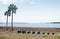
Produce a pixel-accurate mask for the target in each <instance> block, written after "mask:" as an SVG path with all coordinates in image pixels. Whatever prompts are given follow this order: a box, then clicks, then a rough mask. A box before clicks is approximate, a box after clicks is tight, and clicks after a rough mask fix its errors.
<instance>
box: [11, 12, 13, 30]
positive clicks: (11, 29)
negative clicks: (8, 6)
mask: <svg viewBox="0 0 60 39" xmlns="http://www.w3.org/2000/svg"><path fill="white" fill-rule="evenodd" d="M11 31H13V11H12V16H11Z"/></svg>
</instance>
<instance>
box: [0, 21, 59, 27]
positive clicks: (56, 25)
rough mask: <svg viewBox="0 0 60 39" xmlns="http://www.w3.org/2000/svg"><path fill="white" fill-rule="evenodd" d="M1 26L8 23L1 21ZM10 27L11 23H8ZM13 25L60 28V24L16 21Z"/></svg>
mask: <svg viewBox="0 0 60 39" xmlns="http://www.w3.org/2000/svg"><path fill="white" fill-rule="evenodd" d="M0 27H6V23H5V22H0ZM8 27H11V23H8ZM13 27H33V28H60V24H49V23H19V22H14V23H13Z"/></svg>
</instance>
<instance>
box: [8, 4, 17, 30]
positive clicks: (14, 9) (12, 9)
mask: <svg viewBox="0 0 60 39" xmlns="http://www.w3.org/2000/svg"><path fill="white" fill-rule="evenodd" d="M8 8H9V9H10V10H11V31H13V13H16V10H17V7H16V5H14V4H10V6H9V7H8Z"/></svg>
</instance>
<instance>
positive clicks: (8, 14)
mask: <svg viewBox="0 0 60 39" xmlns="http://www.w3.org/2000/svg"><path fill="white" fill-rule="evenodd" d="M4 15H5V16H7V20H6V30H8V28H7V26H8V16H10V10H8V11H6V12H5V13H4Z"/></svg>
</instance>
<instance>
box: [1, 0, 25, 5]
mask: <svg viewBox="0 0 60 39" xmlns="http://www.w3.org/2000/svg"><path fill="white" fill-rule="evenodd" d="M24 1H25V0H0V3H2V4H10V3H17V2H20V3H22V2H24Z"/></svg>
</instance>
